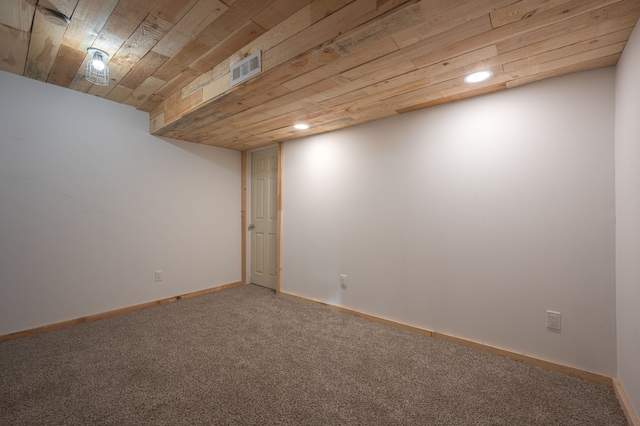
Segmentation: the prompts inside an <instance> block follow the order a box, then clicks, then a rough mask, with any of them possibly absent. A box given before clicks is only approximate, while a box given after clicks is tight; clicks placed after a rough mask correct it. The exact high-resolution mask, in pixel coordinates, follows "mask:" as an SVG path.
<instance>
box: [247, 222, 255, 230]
mask: <svg viewBox="0 0 640 426" xmlns="http://www.w3.org/2000/svg"><path fill="white" fill-rule="evenodd" d="M255 227H256V226H255V225H254V224H253V223H252V224H251V225H249V227H248V228H247V229H248V230H249V231H253V228H255Z"/></svg>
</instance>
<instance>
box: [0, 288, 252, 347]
mask: <svg viewBox="0 0 640 426" xmlns="http://www.w3.org/2000/svg"><path fill="white" fill-rule="evenodd" d="M242 284H243V283H242V282H240V281H239V282H235V283H230V284H224V285H221V286H218V287H212V288H207V289H204V290H199V291H194V292H191V293H186V294H181V295H179V296H173V297H168V298H166V299H160V300H154V301H153V302H147V303H142V304H140V305H134V306H127V307H126V308H121V309H116V310H114V311H109V312H103V313H100V314H95V315H89V316H86V317H81V318H76V319H72V320H69V321H63V322H58V323H55V324H49V325H45V326H42V327H37V328H32V329H29V330H24V331H18V332H15V333H10V334H5V335H3V336H0V342H6V341H8V340H15V339H20V338H22V337H27V336H32V335H34V334H38V333H44V332H47V331H53V330H58V329H60V328H65V327H71V326H74V325H78V324H82V323H85V322H89V321H96V320H100V319H105V318H110V317H115V316H117V315H122V314H126V313H129V312H134V311H139V310H141V309H146V308H151V307H153V306H158V305H163V304H165V303H171V302H176V301H178V300H181V299H188V298H190V297H195V296H201V295H203V294H207V293H213V292H214V291H220V290H224V289H226V288H231V287H235V286H238V285H242Z"/></svg>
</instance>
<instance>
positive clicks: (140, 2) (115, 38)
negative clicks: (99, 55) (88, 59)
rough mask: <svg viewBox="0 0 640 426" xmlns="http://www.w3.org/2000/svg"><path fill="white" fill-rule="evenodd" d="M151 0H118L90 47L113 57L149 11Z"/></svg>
mask: <svg viewBox="0 0 640 426" xmlns="http://www.w3.org/2000/svg"><path fill="white" fill-rule="evenodd" d="M152 5H153V1H149V0H120V2H118V5H117V6H116V7H115V9H114V10H113V12H112V13H111V15H110V16H109V19H108V20H107V22H106V23H105V24H104V26H103V27H102V31H100V34H98V37H97V38H96V40H95V41H94V43H93V45H92V46H91V47H93V48H95V49H100V50H102V51H104V52H106V53H107V54H108V55H109V57H113V56H114V55H115V54H116V52H117V51H118V49H120V47H121V46H122V45H123V44H124V42H125V41H126V40H127V39H129V37H130V36H131V35H132V34H133V33H134V31H135V30H136V29H137V28H138V27H139V26H140V23H141V22H142V21H143V20H144V19H145V18H146V16H147V15H148V14H149V12H150V11H151V7H152Z"/></svg>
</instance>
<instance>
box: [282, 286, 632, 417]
mask: <svg viewBox="0 0 640 426" xmlns="http://www.w3.org/2000/svg"><path fill="white" fill-rule="evenodd" d="M279 295H280V296H283V297H286V298H290V299H294V300H299V301H302V302H306V303H312V304H314V305H319V306H324V307H326V308H329V309H332V310H335V311H338V312H344V313H347V314H350V315H354V316H357V317H360V318H365V319H368V320H371V321H375V322H379V323H382V324H386V325H390V326H392V327H396V328H400V329H403V330H408V331H411V332H414V333H419V334H424V335H426V336H430V337H434V338H436V339H440V340H445V341H447V342H451V343H455V344H458V345H462V346H466V347H469V348H473V349H477V350H480V351H483V352H488V353H491V354H494V355H500V356H503V357H505V358H509V359H513V360H515V361H520V362H524V363H527V364H531V365H534V366H536V367H541V368H545V369H547V370H552V371H556V372H558V373H562V374H566V375H569V376H574V377H579V378H581V379H584V380H588V381H590V382H595V383H600V384H603V385H607V386H613V381H612V379H611V377H607V376H603V375H600V374H596V373H591V372H589V371H584V370H580V369H578V368H574V367H568V366H566V365H562V364H557V363H554V362H551V361H546V360H542V359H538V358H534V357H531V356H528V355H524V354H519V353H517V352H511V351H508V350H506V349H501V348H496V347H494V346H489V345H485V344H484V343H478V342H474V341H471V340H467V339H462V338H460V337H454V336H450V335H448V334H444V333H439V332H437V331H433V330H428V329H424V328H420V327H416V326H413V325H409V324H405V323H401V322H398V321H393V320H389V319H386V318H382V317H378V316H375V315H370V314H365V313H362V312H358V311H354V310H352V309H347V308H343V307H341V306H336V305H331V304H329V303H325V302H320V301H318V300H313V299H308V298H306V297H301V296H296V295H294V294H290V293H284V292H282V291H281V292H280V293H279ZM633 426H635V425H633ZM638 426H640V425H638Z"/></svg>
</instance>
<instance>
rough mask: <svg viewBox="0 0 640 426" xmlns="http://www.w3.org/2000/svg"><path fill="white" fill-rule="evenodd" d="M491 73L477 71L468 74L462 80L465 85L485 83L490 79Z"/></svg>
mask: <svg viewBox="0 0 640 426" xmlns="http://www.w3.org/2000/svg"><path fill="white" fill-rule="evenodd" d="M492 75H493V73H492V72H491V71H479V72H474V73H473V74H469V75H468V76H466V77H465V78H464V81H465V82H466V83H479V82H481V81H485V80H486V79H488V78H489V77H491V76H492Z"/></svg>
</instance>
